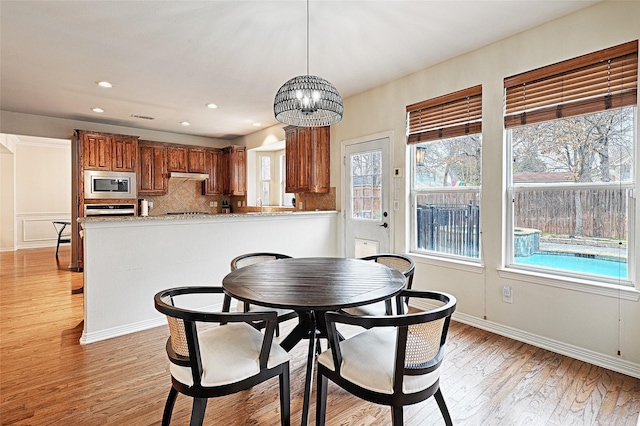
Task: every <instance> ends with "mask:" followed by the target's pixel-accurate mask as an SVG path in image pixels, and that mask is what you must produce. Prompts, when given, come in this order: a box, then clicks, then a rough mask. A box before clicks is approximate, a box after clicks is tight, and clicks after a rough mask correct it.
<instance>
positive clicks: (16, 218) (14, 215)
mask: <svg viewBox="0 0 640 426" xmlns="http://www.w3.org/2000/svg"><path fill="white" fill-rule="evenodd" d="M2 137H3V138H6V139H10V140H12V141H13V142H14V145H13V153H12V154H11V157H12V158H11V159H10V161H11V166H12V168H13V170H12V173H13V179H11V180H9V179H7V180H6V181H5V179H4V178H3V180H2V182H1V183H0V192H1V193H2V198H3V199H4V198H5V193H6V194H7V197H8V196H10V195H9V194H12V195H11V196H12V197H13V201H14V204H13V206H12V209H11V210H9V209H5V208H4V206H3V208H2V222H3V223H5V222H6V223H8V222H11V223H12V224H13V229H12V230H11V232H9V231H7V235H6V236H5V238H3V241H2V247H1V249H2V250H14V249H21V248H31V247H45V246H51V245H55V244H56V241H57V234H56V230H55V228H54V227H53V224H52V221H54V220H64V221H69V220H71V213H70V211H71V142H70V141H69V140H62V139H49V138H33V137H28V136H15V135H11V136H9V135H2ZM7 163H8V162H7ZM3 169H4V167H3ZM3 175H4V173H3ZM3 233H4V226H3Z"/></svg>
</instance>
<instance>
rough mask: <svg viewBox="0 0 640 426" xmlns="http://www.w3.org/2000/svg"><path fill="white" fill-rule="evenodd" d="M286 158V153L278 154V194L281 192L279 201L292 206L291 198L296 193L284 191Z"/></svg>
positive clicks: (293, 197) (292, 198)
mask: <svg viewBox="0 0 640 426" xmlns="http://www.w3.org/2000/svg"><path fill="white" fill-rule="evenodd" d="M286 180H287V159H286V155H285V154H282V155H280V194H282V199H281V200H280V203H281V204H282V205H283V206H286V207H292V206H293V200H294V199H295V197H296V194H292V193H290V192H285V188H286V187H287V186H286V184H287V182H286Z"/></svg>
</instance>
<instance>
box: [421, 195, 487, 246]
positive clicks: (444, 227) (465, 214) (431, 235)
mask: <svg viewBox="0 0 640 426" xmlns="http://www.w3.org/2000/svg"><path fill="white" fill-rule="evenodd" d="M416 219H417V230H418V235H417V238H418V241H417V243H418V249H423V250H432V251H437V252H441V253H449V254H454V255H458V256H468V257H478V256H479V246H480V207H479V206H477V205H473V204H446V205H436V204H418V210H417V215H416Z"/></svg>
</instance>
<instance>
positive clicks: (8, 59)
mask: <svg viewBox="0 0 640 426" xmlns="http://www.w3.org/2000/svg"><path fill="white" fill-rule="evenodd" d="M597 2H598V0H593V1H580V0H570V1H565V0H548V1H528V0H511V1H505V0H502V1H480V0H472V1H453V0H450V1H446V0H441V1H419V0H416V1H400V0H387V1H380V0H378V1H365V0H343V1H327V0H312V1H311V2H310V4H309V14H310V26H309V74H312V75H318V76H320V77H323V78H325V79H327V80H329V81H330V82H332V83H333V85H334V86H335V87H336V88H337V89H338V90H339V91H340V93H341V95H342V97H343V98H346V97H349V96H352V95H355V94H357V93H361V92H363V91H366V90H368V89H371V88H373V87H375V86H378V85H381V84H384V83H386V82H389V81H392V80H395V79H397V78H400V77H402V76H405V75H408V74H411V73H413V72H416V71H419V70H421V69H424V68H427V67H429V66H431V65H434V64H437V63H439V62H442V61H445V60H447V59H450V58H453V57H455V56H458V55H461V54H464V53H466V52H469V51H472V50H474V49H477V48H479V47H481V46H484V45H487V44H489V43H492V42H495V41H497V40H500V39H503V38H505V37H508V36H510V35H513V34H516V33H518V32H521V31H524V30H526V29H529V28H532V27H535V26H538V25H540V24H542V23H544V22H547V21H550V20H552V19H555V18H558V17H560V16H563V15H566V14H569V13H571V12H574V11H576V10H579V9H582V8H585V7H587V6H590V5H592V4H594V3H597ZM0 35H1V50H0V52H1V56H0V72H1V75H0V99H1V100H0V109H2V110H3V111H11V112H18V113H25V114H36V115H43V116H50V117H58V118H65V119H72V120H81V121H88V122H96V123H104V124H112V125H118V126H126V127H134V128H143V129H150V130H158V131H165V132H173V133H183V134H189V135H197V136H204V137H211V138H220V139H234V138H236V137H238V136H242V135H246V134H250V133H253V132H255V131H257V130H259V129H260V128H264V127H269V126H271V125H274V124H277V121H276V120H275V119H274V117H273V98H274V96H275V94H276V92H277V90H278V88H279V87H280V86H281V85H282V84H283V83H284V82H285V81H287V80H289V79H290V78H292V77H294V76H297V75H302V74H306V73H307V70H306V67H307V64H306V60H307V50H306V45H307V29H306V2H305V1H304V0H289V1H268V0H263V1H240V0H236V1H222V0H219V1H218V0H208V1H187V0H184V1H148V0H143V1H115V0H113V1H24V0H22V1H21V0H18V1H7V0H1V1H0ZM101 80H107V81H109V82H111V83H112V84H113V87H112V88H109V89H104V88H101V87H99V86H98V85H97V84H96V82H98V81H101ZM209 102H212V103H215V104H217V105H218V108H217V109H209V108H207V107H205V104H206V103H209ZM93 107H99V108H102V109H103V110H104V112H103V113H95V112H93V111H92V110H91V108H93ZM348 114H349V111H348V110H345V115H348ZM132 115H138V116H143V117H152V118H153V120H148V119H144V118H136V117H132ZM185 120H186V121H189V122H190V123H191V125H190V126H182V125H181V124H180V122H182V121H185ZM254 123H259V125H257V124H256V125H254Z"/></svg>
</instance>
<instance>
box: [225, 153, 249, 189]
mask: <svg viewBox="0 0 640 426" xmlns="http://www.w3.org/2000/svg"><path fill="white" fill-rule="evenodd" d="M246 150H247V149H246V148H245V147H242V146H228V147H226V148H224V149H223V150H222V151H223V153H224V156H225V157H226V158H225V160H224V162H225V163H226V166H225V178H224V183H225V190H224V194H225V195H245V193H246V191H247V166H246Z"/></svg>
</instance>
